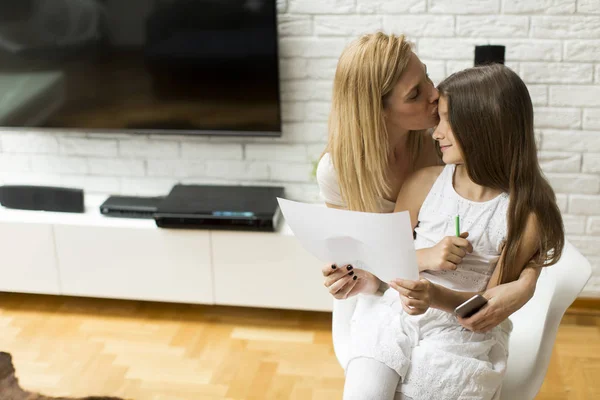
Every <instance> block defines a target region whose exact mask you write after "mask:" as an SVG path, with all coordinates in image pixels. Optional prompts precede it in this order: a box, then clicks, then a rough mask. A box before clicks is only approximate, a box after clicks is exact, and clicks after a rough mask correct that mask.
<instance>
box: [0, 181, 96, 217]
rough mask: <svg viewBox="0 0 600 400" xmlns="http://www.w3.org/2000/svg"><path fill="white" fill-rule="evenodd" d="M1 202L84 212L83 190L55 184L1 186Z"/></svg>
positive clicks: (5, 204) (16, 205) (44, 209)
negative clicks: (55, 185)
mask: <svg viewBox="0 0 600 400" xmlns="http://www.w3.org/2000/svg"><path fill="white" fill-rule="evenodd" d="M0 204H2V205H3V206H4V207H7V208H15V209H19V210H36V211H56V212H71V213H82V212H84V211H85V206H84V200H83V190H81V189H73V188H63V187H54V186H28V185H5V186H0Z"/></svg>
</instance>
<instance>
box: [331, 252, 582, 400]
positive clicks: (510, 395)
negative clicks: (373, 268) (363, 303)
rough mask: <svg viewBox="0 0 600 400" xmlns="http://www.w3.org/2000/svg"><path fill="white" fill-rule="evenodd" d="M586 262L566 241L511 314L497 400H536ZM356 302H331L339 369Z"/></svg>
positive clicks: (578, 291)
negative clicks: (532, 291) (556, 258)
mask: <svg viewBox="0 0 600 400" xmlns="http://www.w3.org/2000/svg"><path fill="white" fill-rule="evenodd" d="M591 271H592V268H591V266H590V263H589V262H588V260H586V258H585V257H584V256H583V255H581V253H580V252H579V251H578V250H577V249H576V248H575V247H574V246H573V245H572V244H571V243H569V242H568V241H566V242H565V247H564V249H563V255H562V257H561V259H560V261H559V262H558V263H557V264H556V265H553V266H551V267H548V268H544V269H543V270H542V273H541V275H540V278H539V280H538V284H537V287H536V290H535V294H534V296H533V298H532V299H531V300H530V301H529V302H528V303H527V304H526V305H525V306H523V307H522V308H521V309H520V310H519V311H517V312H516V313H514V314H513V315H512V316H511V317H510V319H511V320H512V322H513V332H512V334H511V337H510V345H509V356H508V366H507V372H506V376H505V378H504V383H503V385H502V394H501V400H509V399H510V400H512V399H522V400H532V399H534V398H535V396H536V395H537V393H538V391H539V390H540V387H541V386H542V383H543V381H544V377H545V376H546V371H547V370H548V364H549V362H550V356H551V355H552V347H553V346H554V340H555V339H556V332H557V331H558V326H559V324H560V321H561V319H562V317H563V315H564V313H565V311H566V310H567V308H568V307H569V306H570V305H571V304H572V303H573V301H575V299H576V298H577V296H578V295H579V293H581V291H582V290H583V287H584V286H585V284H586V283H587V281H588V280H589V278H590V276H591V273H592V272H591ZM355 306H356V298H350V299H347V300H334V305H333V326H332V334H333V347H334V350H335V354H336V357H337V359H338V361H339V362H340V364H345V361H346V360H347V359H348V349H347V347H348V343H349V334H350V319H351V318H352V314H353V313H354V308H355Z"/></svg>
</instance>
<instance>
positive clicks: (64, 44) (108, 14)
mask: <svg viewBox="0 0 600 400" xmlns="http://www.w3.org/2000/svg"><path fill="white" fill-rule="evenodd" d="M276 18H277V15H276V4H275V0H18V1H17V0H0V126H2V127H10V128H24V127H27V128H29V129H31V127H35V128H40V129H53V128H55V129H60V130H65V129H75V130H78V131H102V132H107V131H125V132H141V133H160V134H168V133H177V134H201V135H202V134H204V135H206V134H210V135H250V136H279V135H280V134H281V119H280V107H279V71H278V68H279V67H278V51H277V21H276Z"/></svg>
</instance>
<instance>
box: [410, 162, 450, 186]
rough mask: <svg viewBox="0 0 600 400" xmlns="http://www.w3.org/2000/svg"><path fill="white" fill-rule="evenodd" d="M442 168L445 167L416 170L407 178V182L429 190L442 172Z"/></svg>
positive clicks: (438, 166) (437, 166)
mask: <svg viewBox="0 0 600 400" xmlns="http://www.w3.org/2000/svg"><path fill="white" fill-rule="evenodd" d="M444 168H446V166H445V165H436V166H433V167H425V168H421V169H418V170H417V171H415V172H414V173H413V174H412V175H411V176H410V177H409V178H408V181H409V182H411V183H412V184H416V185H420V186H423V187H427V189H428V190H429V189H430V188H431V186H433V184H434V183H435V181H436V180H437V179H438V178H439V176H440V175H441V174H442V172H444Z"/></svg>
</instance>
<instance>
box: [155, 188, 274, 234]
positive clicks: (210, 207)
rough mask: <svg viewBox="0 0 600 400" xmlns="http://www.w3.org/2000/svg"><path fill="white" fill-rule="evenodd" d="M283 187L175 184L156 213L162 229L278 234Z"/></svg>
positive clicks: (156, 219)
mask: <svg viewBox="0 0 600 400" xmlns="http://www.w3.org/2000/svg"><path fill="white" fill-rule="evenodd" d="M277 197H284V188H283V187H265V186H218V185H181V184H179V185H175V186H174V187H173V189H172V190H171V192H170V193H169V194H168V195H167V196H166V197H165V198H164V200H163V201H161V202H160V204H159V205H158V210H157V211H156V213H155V214H154V219H155V221H156V225H157V226H159V227H161V228H185V229H234V230H251V231H274V230H276V229H277V226H278V224H279V219H280V215H281V213H280V210H279V205H278V203H277Z"/></svg>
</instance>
